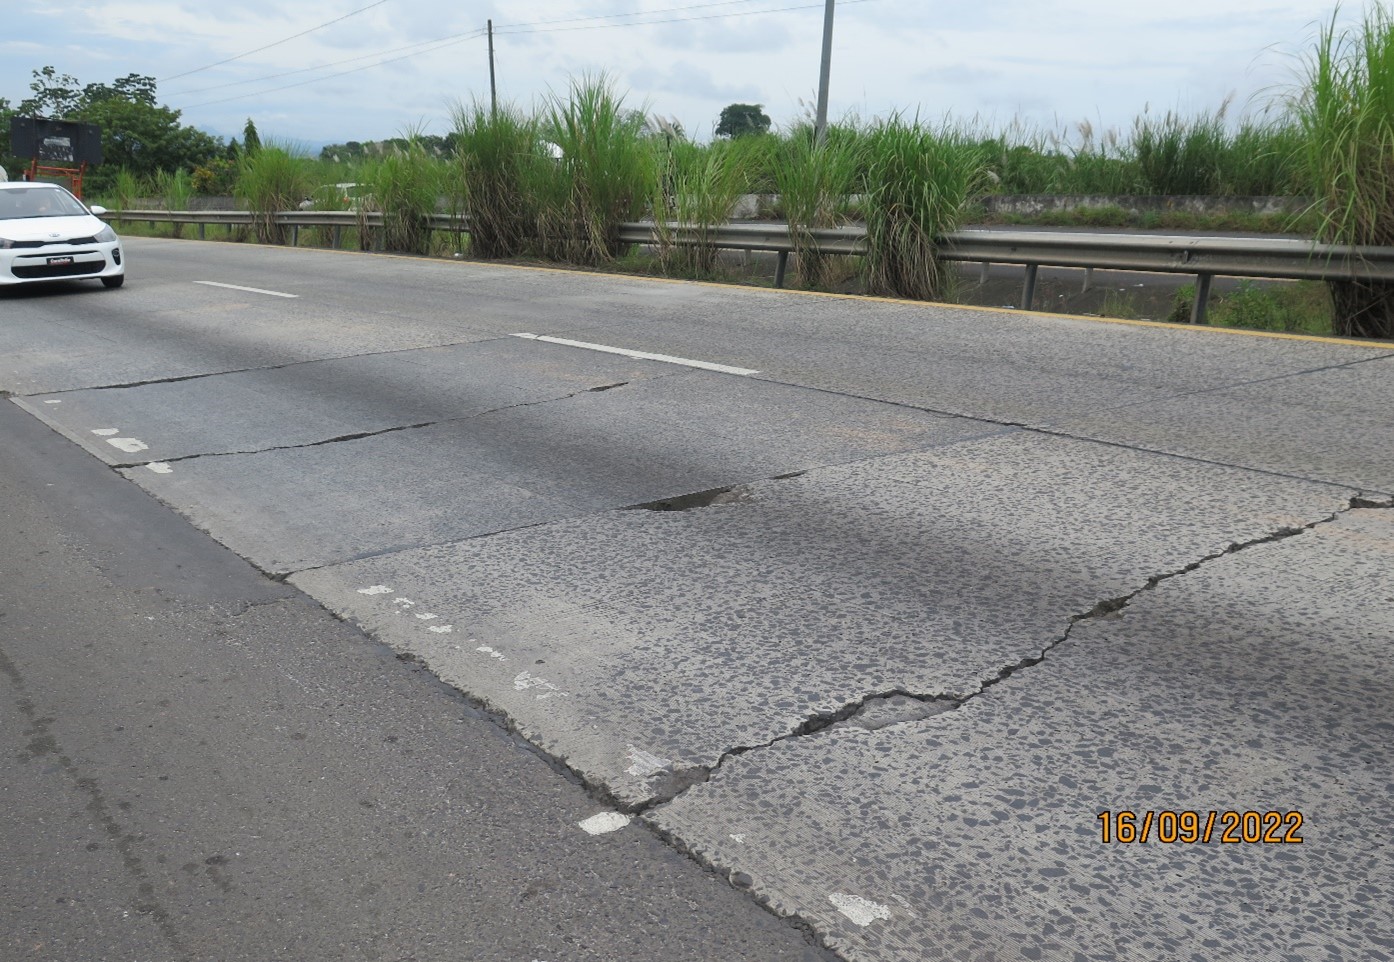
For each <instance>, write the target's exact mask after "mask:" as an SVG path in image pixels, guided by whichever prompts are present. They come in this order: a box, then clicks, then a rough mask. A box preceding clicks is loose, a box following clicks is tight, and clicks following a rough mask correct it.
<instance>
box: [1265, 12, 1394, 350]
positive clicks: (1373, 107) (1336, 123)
mask: <svg viewBox="0 0 1394 962" xmlns="http://www.w3.org/2000/svg"><path fill="white" fill-rule="evenodd" d="M1303 73H1304V75H1303V77H1302V86H1301V88H1300V89H1299V91H1298V92H1297V93H1296V94H1294V95H1293V97H1292V98H1291V108H1292V111H1293V113H1294V115H1295V116H1296V117H1297V118H1298V122H1299V125H1300V129H1301V131H1302V136H1303V142H1302V150H1301V159H1302V168H1303V173H1304V174H1305V176H1306V179H1307V183H1308V186H1309V189H1310V190H1311V192H1312V196H1314V197H1315V198H1316V205H1317V207H1318V209H1319V211H1320V213H1321V218H1322V219H1321V226H1320V228H1319V231H1320V236H1321V238H1322V239H1323V240H1326V241H1330V242H1333V243H1340V244H1375V245H1380V246H1388V245H1391V244H1394V14H1391V13H1390V11H1389V10H1388V9H1387V8H1386V7H1384V6H1382V5H1378V4H1376V5H1374V6H1371V7H1370V8H1369V9H1368V10H1367V11H1366V13H1365V15H1364V18H1363V20H1362V21H1361V23H1360V25H1359V26H1358V27H1353V28H1349V29H1339V28H1338V26H1337V19H1336V14H1333V15H1332V17H1331V19H1330V21H1328V22H1327V23H1326V24H1325V25H1324V26H1322V27H1321V29H1320V32H1319V34H1318V36H1317V39H1316V43H1315V45H1314V47H1313V49H1312V50H1311V52H1310V53H1309V55H1308V57H1307V59H1306V60H1305V62H1304V71H1303ZM1331 295H1332V301H1333V304H1334V313H1335V323H1334V327H1335V329H1336V331H1337V333H1339V334H1343V335H1348V336H1353V337H1378V338H1388V337H1394V285H1390V284H1386V283H1379V282H1349V283H1333V284H1332V286H1331Z"/></svg>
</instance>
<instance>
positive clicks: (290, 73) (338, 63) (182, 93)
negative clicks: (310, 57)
mask: <svg viewBox="0 0 1394 962" xmlns="http://www.w3.org/2000/svg"><path fill="white" fill-rule="evenodd" d="M478 36H480V31H479V30H477V29H476V30H471V31H469V32H468V33H457V34H452V35H451V36H448V37H437V38H435V39H434V40H420V41H417V42H416V43H409V44H405V45H403V46H400V47H392V48H390V49H388V50H378V51H375V52H374V53H365V54H359V55H358V56H357V57H346V58H345V59H343V60H335V61H332V62H330V63H322V64H317V65H316V66H313V67H301V68H300V69H299V70H287V71H284V72H283V73H273V74H267V75H266V76H263V77H252V78H251V79H250V80H232V81H229V82H227V83H225V84H214V85H213V86H211V87H198V88H196V89H194V90H177V91H175V92H174V93H170V94H166V95H165V96H167V97H192V96H193V95H194V94H205V93H209V92H210V91H213V90H225V89H227V88H228V87H245V86H246V85H247V84H256V83H264V82H266V81H268V80H280V79H281V78H282V77H294V76H296V75H297V74H302V73H310V72H311V71H313V70H327V69H329V68H330V67H342V66H343V65H344V64H346V63H356V62H358V61H359V60H368V59H371V58H373V57H385V56H387V55H388V54H392V53H401V52H402V51H403V50H416V49H418V48H420V47H430V46H432V45H433V44H441V45H448V43H449V42H450V41H455V40H472V39H474V38H475V37H478ZM424 52H427V53H429V52H430V51H424Z"/></svg>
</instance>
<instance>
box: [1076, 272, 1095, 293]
mask: <svg viewBox="0 0 1394 962" xmlns="http://www.w3.org/2000/svg"><path fill="white" fill-rule="evenodd" d="M1093 285H1094V268H1092V267H1086V268H1085V269H1084V286H1083V287H1081V288H1080V289H1079V292H1080V293H1081V294H1088V293H1089V288H1090V287H1092V286H1093Z"/></svg>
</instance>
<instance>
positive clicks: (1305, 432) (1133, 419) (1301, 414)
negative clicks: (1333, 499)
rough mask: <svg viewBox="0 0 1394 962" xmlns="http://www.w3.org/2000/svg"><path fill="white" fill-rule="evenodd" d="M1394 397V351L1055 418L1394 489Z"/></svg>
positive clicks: (1182, 450) (1195, 453)
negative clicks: (1391, 412) (1393, 411)
mask: <svg viewBox="0 0 1394 962" xmlns="http://www.w3.org/2000/svg"><path fill="white" fill-rule="evenodd" d="M1390 398H1394V358H1388V357H1376V358H1373V359H1370V360H1367V361H1362V362H1357V363H1355V364H1348V365H1343V366H1338V367H1333V368H1327V369H1325V370H1319V371H1312V372H1310V373H1306V374H1303V375H1300V376H1294V377H1276V378H1271V379H1265V380H1260V381H1256V382H1254V383H1251V384H1243V385H1239V386H1236V387H1233V388H1224V389H1220V390H1214V391H1204V392H1198V393H1193V394H1186V395H1182V396H1179V397H1173V398H1166V399H1163V400H1158V401H1147V402H1143V403H1140V404H1136V405H1133V406H1130V407H1122V408H1113V409H1111V410H1109V411H1107V412H1095V413H1092V414H1088V415H1081V416H1076V417H1065V418H1061V419H1059V420H1054V421H1050V422H1048V424H1049V426H1050V427H1051V428H1052V429H1054V430H1058V431H1061V432H1064V433H1066V434H1071V435H1075V436H1081V437H1092V438H1099V439H1101V440H1107V441H1114V442H1117V443H1121V444H1131V445H1136V446H1139V447H1144V448H1150V449H1153V450H1160V451H1170V452H1173V453H1175V454H1181V455H1185V456H1187V457H1194V458H1203V459H1206V460H1211V461H1218V462H1221V463H1225V464H1242V465H1249V466H1252V467H1257V468H1262V469H1264V470H1268V471H1276V472H1279V473H1282V474H1290V475H1294V476H1296V477H1304V478H1320V479H1323V480H1327V481H1331V482H1332V483H1336V484H1348V485H1353V486H1355V487H1364V488H1369V489H1371V490H1374V491H1384V492H1394V444H1391V443H1388V442H1387V440H1382V439H1387V437H1388V435H1389V433H1390V431H1391V429H1394V425H1391V423H1390V419H1389V417H1388V415H1387V414H1382V413H1381V406H1386V407H1387V405H1388V402H1389V399H1390Z"/></svg>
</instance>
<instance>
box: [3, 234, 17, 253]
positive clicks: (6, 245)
mask: <svg viewBox="0 0 1394 962" xmlns="http://www.w3.org/2000/svg"><path fill="white" fill-rule="evenodd" d="M14 246H15V242H14V241H12V240H10V239H8V238H5V237H0V251H7V250H9V249H10V248H11V247H14Z"/></svg>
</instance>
